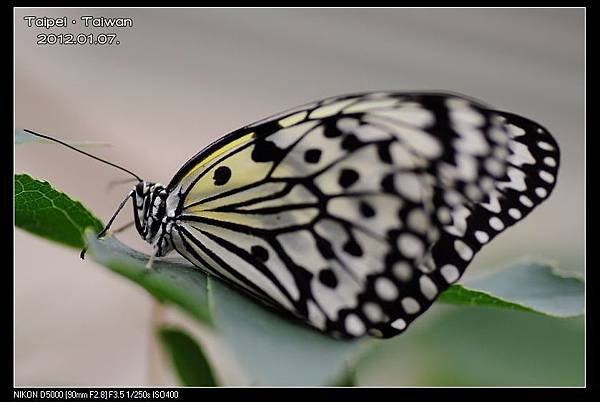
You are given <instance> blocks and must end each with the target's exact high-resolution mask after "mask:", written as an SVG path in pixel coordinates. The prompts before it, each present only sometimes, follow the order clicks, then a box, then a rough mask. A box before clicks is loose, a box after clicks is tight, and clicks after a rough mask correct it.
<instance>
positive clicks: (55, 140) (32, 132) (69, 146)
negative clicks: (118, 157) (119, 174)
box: [23, 129, 143, 182]
mask: <svg viewBox="0 0 600 402" xmlns="http://www.w3.org/2000/svg"><path fill="white" fill-rule="evenodd" d="M23 131H25V132H28V133H29V134H31V135H35V136H36V137H40V138H44V139H47V140H50V141H53V142H56V143H58V144H61V145H64V146H65V147H67V148H71V149H72V150H73V151H77V152H79V153H80V154H84V155H86V156H89V157H90V158H92V159H96V160H97V161H100V162H102V163H105V164H107V165H109V166H112V167H115V168H117V169H119V170H122V171H123V172H125V173H129V174H130V175H132V176H133V177H135V179H136V180H137V181H140V182H141V181H143V180H142V179H141V178H140V176H138V175H137V174H135V173H133V172H132V171H130V170H127V169H125V168H124V167H121V166H119V165H115V164H114V163H111V162H109V161H107V160H104V159H102V158H99V157H97V156H94V155H92V154H90V153H87V152H85V151H82V150H81V149H78V148H75V147H74V146H72V145H69V144H67V143H66V142H64V141H61V140H59V139H56V138H53V137H50V136H47V135H44V134H40V133H36V132H35V131H31V130H28V129H24V130H23Z"/></svg>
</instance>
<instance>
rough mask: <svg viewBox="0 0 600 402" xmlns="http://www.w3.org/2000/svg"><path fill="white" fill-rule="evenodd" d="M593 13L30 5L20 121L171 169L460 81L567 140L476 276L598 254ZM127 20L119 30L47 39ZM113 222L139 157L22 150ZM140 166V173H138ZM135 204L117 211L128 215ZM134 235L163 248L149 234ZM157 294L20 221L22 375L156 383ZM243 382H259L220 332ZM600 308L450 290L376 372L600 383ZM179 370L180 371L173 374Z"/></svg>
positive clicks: (364, 376)
mask: <svg viewBox="0 0 600 402" xmlns="http://www.w3.org/2000/svg"><path fill="white" fill-rule="evenodd" d="M584 13H585V11H584V10H583V9H352V10H345V9H276V10H267V9H237V10H220V9H81V10H80V9H40V8H38V9H26V8H19V9H15V47H14V48H15V79H16V83H15V105H16V106H15V110H16V115H15V125H16V127H19V128H23V127H24V128H30V129H33V130H38V131H41V132H44V133H46V134H50V135H54V136H57V137H59V138H62V139H69V140H82V141H95V142H103V143H109V144H111V146H110V147H100V146H96V147H94V148H88V149H87V150H88V151H90V152H93V153H96V154H98V155H100V156H102V157H104V158H106V159H108V160H110V161H112V162H115V163H120V164H122V165H124V166H126V167H127V168H129V169H131V170H133V171H134V172H136V173H138V174H139V175H141V176H142V177H144V178H146V179H149V180H152V181H157V182H161V183H164V184H166V183H168V182H169V180H170V178H171V177H172V175H173V174H174V173H175V172H176V171H177V170H178V168H179V167H180V166H181V165H182V164H183V163H184V162H185V161H186V160H187V159H188V158H189V157H191V156H192V155H194V154H195V153H196V152H197V151H199V150H200V149H201V148H203V147H204V146H205V145H207V144H208V143H209V142H211V141H213V140H215V139H217V138H219V137H221V136H222V135H223V134H225V133H227V132H229V131H232V130H234V129H236V128H239V127H241V126H243V125H245V124H248V123H251V122H253V121H256V120H259V119H261V118H263V117H266V116H269V115H271V114H273V113H276V112H279V111H281V110H284V109H286V108H289V107H292V106H296V105H299V104H302V103H305V102H309V101H311V100H316V99H319V98H323V97H327V96H331V95H337V94H344V93H349V92H355V91H363V90H389V89H395V90H449V91H457V92H461V93H464V94H467V95H470V96H473V97H476V98H479V99H481V100H483V101H485V102H487V103H489V104H491V105H494V106H495V107H497V108H498V109H501V110H507V111H511V112H515V113H518V114H522V115H523V116H526V117H528V118H530V119H533V120H535V121H537V122H539V123H541V124H542V125H544V126H545V127H546V128H548V130H549V131H550V132H551V133H553V135H554V136H555V138H556V139H557V141H558V143H559V144H560V146H561V151H562V160H561V164H562V166H561V170H560V174H559V180H558V185H557V187H556V190H555V192H554V193H553V195H552V196H551V197H550V198H549V200H548V201H547V202H546V203H544V204H543V205H542V206H540V207H539V208H537V209H536V210H535V211H534V212H533V213H532V214H531V215H530V216H529V217H528V218H527V219H525V220H524V221H523V222H522V223H521V224H519V225H516V226H515V227H514V228H511V229H510V230H509V231H507V232H506V233H504V234H503V235H501V236H499V238H497V239H496V240H494V241H493V242H492V243H491V244H490V245H489V246H487V247H485V248H484V249H483V251H482V252H481V253H480V254H478V255H477V257H476V258H475V259H474V261H473V263H472V264H471V267H470V269H469V270H468V271H467V274H466V275H467V276H471V275H479V274H481V273H484V271H485V270H486V269H491V268H494V267H497V266H499V265H502V264H504V263H506V262H507V261H510V260H514V259H516V258H519V257H522V256H534V257H535V256H538V257H544V258H546V259H550V260H553V261H557V262H558V264H559V266H560V268H561V269H564V270H568V271H575V272H579V273H583V264H584V212H583V207H584V88H585V86H584V85H585V84H584V65H585V62H584V35H585V33H584V19H585V15H584ZM28 15H36V16H48V17H61V16H67V17H68V18H69V20H71V19H74V18H76V19H77V20H79V17H80V16H82V15H93V16H98V17H99V16H105V17H129V18H132V19H133V21H134V25H133V27H132V28H84V27H83V26H81V25H80V24H77V25H76V26H70V27H69V28H66V29H65V28H57V29H51V30H46V29H44V28H34V27H32V28H28V27H27V26H26V22H25V21H24V20H23V17H24V16H28ZM50 32H52V33H57V34H58V33H74V34H77V33H80V32H83V33H96V34H97V33H101V32H104V33H106V32H116V33H117V34H118V40H119V41H120V45H118V46H116V45H113V46H89V45H86V46H60V45H54V46H49V45H45V46H42V45H37V44H36V35H37V34H39V33H50ZM15 155H16V156H15V169H16V172H28V173H30V174H32V175H33V176H35V177H38V178H43V179H47V180H49V181H50V182H51V183H53V184H54V185H55V186H56V187H57V188H58V189H60V190H63V191H65V192H66V193H67V194H69V195H71V196H72V197H74V198H76V199H79V200H81V201H82V202H83V203H84V205H87V206H88V207H90V208H91V210H92V211H93V212H94V213H95V214H96V216H98V217H100V218H101V219H103V220H105V221H106V220H107V219H108V218H109V217H110V215H111V214H112V213H113V212H114V210H115V208H116V206H117V205H118V203H119V202H120V201H121V199H122V197H123V195H124V193H125V192H126V191H127V190H128V186H127V185H121V186H116V187H115V188H112V189H110V190H109V189H108V183H109V182H111V181H113V180H115V179H121V178H124V177H125V176H123V175H122V174H121V173H119V172H118V171H116V170H112V169H110V168H109V167H106V166H103V165H102V164H99V163H97V162H95V161H93V160H91V159H89V158H85V157H83V156H81V155H78V154H76V153H73V152H70V151H68V150H65V149H64V148H62V147H58V146H53V145H48V144H30V145H27V146H22V147H17V148H16V150H15ZM125 178H126V177H125ZM128 214H129V210H126V211H125V213H123V214H122V216H121V217H120V218H119V221H118V223H117V225H119V223H120V224H124V223H127V222H128V220H129V215H128ZM120 238H121V239H122V240H123V241H125V242H126V243H127V244H129V245H131V246H132V247H135V248H137V249H139V250H144V251H149V246H148V245H146V244H145V243H144V242H142V241H141V240H140V239H139V238H138V235H137V233H135V230H132V231H130V232H129V233H125V234H123V235H121V236H120ZM150 310H151V298H150V296H149V295H147V293H146V292H145V291H144V290H142V289H141V288H138V287H136V286H134V285H133V284H131V283H130V282H128V281H126V280H124V279H123V278H121V277H118V276H116V275H115V274H113V273H111V272H109V271H108V270H106V269H105V268H103V267H101V266H98V265H96V264H95V263H93V262H92V261H89V260H86V261H81V260H80V259H79V257H78V256H77V254H76V253H75V252H73V251H72V250H69V249H66V248H63V247H61V246H56V245H54V244H50V243H48V242H46V241H44V240H40V239H38V238H36V237H34V236H32V235H30V234H28V233H25V232H23V231H20V230H16V233H15V334H14V336H15V366H14V367H15V379H14V380H15V385H17V386H24V385H81V386H84V385H146V384H148V381H149V380H148V375H147V374H148V370H147V365H148V348H149V345H148V342H149V328H150V327H149V325H150V324H149V318H150ZM206 342H208V344H209V346H208V349H209V350H208V352H209V354H211V355H213V357H215V358H216V360H219V361H220V362H221V363H219V364H222V365H223V370H225V371H227V370H232V371H231V373H233V374H231V375H230V376H228V377H229V378H228V379H227V380H226V381H225V382H226V383H230V384H243V383H244V380H243V378H242V377H243V376H241V377H239V378H238V377H236V374H235V369H231V368H229V367H228V366H227V363H224V362H225V361H227V359H226V358H225V357H223V358H220V357H221V354H222V355H223V356H225V355H226V352H222V351H220V350H218V347H215V348H211V347H210V344H211V341H210V339H208V340H207V341H206ZM583 342H584V331H583V320H582V319H575V320H556V319H550V318H544V317H539V316H533V315H528V314H525V313H516V312H504V311H496V310H491V309H475V308H458V307H447V306H434V307H433V308H432V309H431V310H430V312H429V313H428V314H426V315H425V316H423V317H421V318H420V319H419V321H418V322H417V323H415V325H413V327H412V330H411V331H408V332H407V334H405V335H403V336H401V337H397V338H395V339H393V340H391V341H387V342H385V343H384V344H383V346H382V347H380V348H379V349H378V351H377V352H376V353H374V354H373V355H372V356H370V357H369V358H368V359H367V360H366V361H365V363H364V364H363V365H362V366H361V368H360V370H359V373H358V377H359V382H360V383H361V384H363V385H582V384H583V381H584V379H583V373H584V372H583V364H584V346H583ZM167 383H169V382H168V381H167Z"/></svg>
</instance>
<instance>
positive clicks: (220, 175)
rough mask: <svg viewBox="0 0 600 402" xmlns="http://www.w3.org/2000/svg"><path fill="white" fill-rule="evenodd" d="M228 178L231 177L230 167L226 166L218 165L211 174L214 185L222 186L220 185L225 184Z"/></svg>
mask: <svg viewBox="0 0 600 402" xmlns="http://www.w3.org/2000/svg"><path fill="white" fill-rule="evenodd" d="M230 178H231V169H229V168H228V167H227V166H219V167H218V168H216V169H215V172H214V175H213V181H214V183H215V186H222V185H224V184H226V183H227V182H228V181H229V179H230Z"/></svg>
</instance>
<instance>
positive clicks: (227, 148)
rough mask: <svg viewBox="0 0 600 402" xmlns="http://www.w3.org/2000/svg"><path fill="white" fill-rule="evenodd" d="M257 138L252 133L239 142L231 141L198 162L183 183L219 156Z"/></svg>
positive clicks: (183, 179) (238, 140)
mask: <svg viewBox="0 0 600 402" xmlns="http://www.w3.org/2000/svg"><path fill="white" fill-rule="evenodd" d="M255 136H256V133H255V132H251V133H248V134H246V135H244V136H242V137H240V138H238V139H237V140H234V141H231V142H230V143H229V144H226V145H223V146H222V147H221V148H219V149H217V150H216V151H214V152H213V153H211V154H210V155H208V156H207V157H206V158H204V159H202V160H201V161H200V162H198V164H196V166H194V167H193V168H192V169H190V171H189V172H187V174H186V175H185V176H184V177H183V178H182V179H181V181H182V182H183V181H185V179H187V178H188V177H189V176H191V175H192V174H194V172H195V171H196V170H198V169H200V168H202V167H204V166H206V165H207V164H208V163H209V162H211V161H213V160H214V159H216V158H218V157H219V156H221V155H223V154H224V153H227V152H229V151H232V150H233V149H234V148H236V147H238V146H239V145H242V144H244V143H246V142H248V141H250V140H252V139H254V137H255Z"/></svg>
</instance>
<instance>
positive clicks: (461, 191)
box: [129, 92, 559, 338]
mask: <svg viewBox="0 0 600 402" xmlns="http://www.w3.org/2000/svg"><path fill="white" fill-rule="evenodd" d="M558 162H559V154H558V146H557V144H556V143H555V141H554V140H553V139H552V137H551V136H550V134H549V133H548V132H547V131H546V130H545V129H543V128H542V127H541V126H539V125H537V124H536V123H534V122H531V121H530V120H527V119H525V118H522V117H519V116H516V115H512V114H509V113H504V112H498V111H493V110H490V109H489V108H488V107H487V106H485V105H482V104H480V103H478V102H476V101H473V100H471V99H468V98H465V97H462V96H459V95H453V94H438V93H402V92H380V93H364V94H354V95H346V96H340V97H334V98H329V99H325V100H323V101H320V102H315V103H313V104H309V105H304V106H301V107H299V108H296V109H293V110H290V111H287V112H284V113H282V114H280V115H277V116H273V117H271V118H268V119H265V120H262V121H259V122H257V123H255V124H252V125H249V126H246V127H244V128H242V129H240V130H237V131H235V132H233V133H231V134H229V135H227V136H225V137H223V138H222V139H220V140H218V141H216V142H215V143H213V144H212V145H209V146H208V147H207V148H205V149H204V150H202V151H201V152H199V153H198V154H197V155H196V156H194V157H193V158H191V159H190V160H189V161H188V162H187V163H186V164H185V165H184V166H183V167H182V168H181V169H180V170H179V172H177V173H176V175H175V176H174V177H173V179H172V180H171V182H170V183H169V184H168V185H167V186H166V187H165V186H162V185H160V184H155V183H149V182H145V181H143V182H140V183H139V184H138V185H137V186H136V187H135V189H133V190H132V191H131V192H130V194H129V196H131V198H132V199H133V201H134V218H135V224H136V228H137V230H138V232H139V233H140V235H141V236H142V238H144V239H145V240H146V241H148V242H149V243H150V244H152V245H153V247H154V249H155V256H157V257H160V256H164V255H166V254H168V253H169V252H171V251H173V250H175V251H176V252H178V253H179V254H181V255H182V256H183V257H185V258H186V259H188V260H189V261H191V262H192V263H193V264H195V265H196V266H198V267H199V268H200V269H202V270H204V271H206V272H207V273H209V274H211V275H214V276H217V277H219V278H220V279H222V280H224V281H225V282H227V283H229V284H231V285H233V286H235V287H236V288H238V289H241V290H242V291H244V292H246V293H247V294H249V295H250V296H252V297H254V298H256V299H258V300H259V301H261V302H263V303H266V304H268V305H270V306H274V307H276V308H278V309H279V310H281V311H285V312H288V313H290V314H292V315H293V316H295V317H298V318H300V319H302V320H304V321H306V322H307V323H309V324H310V325H312V326H313V327H316V328H317V329H319V330H322V331H325V332H328V333H330V334H333V335H334V336H339V337H348V338H355V337H360V336H363V335H365V334H367V333H368V334H370V335H373V336H377V337H390V336H393V335H396V334H398V333H400V332H402V331H403V330H405V329H406V328H407V326H408V325H409V324H410V322H412V321H413V320H414V319H415V318H416V317H418V316H420V315H421V314H422V313H423V312H424V311H426V310H427V308H429V306H430V305H431V304H432V303H433V301H434V300H435V299H436V298H437V297H438V296H439V294H440V293H441V292H443V291H444V290H445V289H446V288H447V287H448V286H450V284H452V283H454V282H456V280H458V279H459V278H460V276H461V275H462V273H463V272H464V270H465V268H466V266H467V265H468V264H469V262H470V261H471V260H472V258H473V257H474V255H475V254H476V253H477V252H478V251H479V249H480V248H481V247H482V246H483V245H484V244H486V243H488V242H489V241H491V239H492V238H493V237H495V236H496V235H497V234H498V233H500V232H502V231H503V230H504V229H505V228H506V227H508V226H510V225H512V224H514V223H515V222H517V221H518V220H520V219H522V218H523V217H525V216H526V215H527V214H528V213H529V212H530V211H531V210H532V209H533V208H534V207H535V206H536V205H537V204H539V203H540V202H542V201H543V200H544V199H545V198H546V197H547V196H548V195H549V193H550V192H551V191H552V189H553V186H554V182H555V179H556V174H557V169H558Z"/></svg>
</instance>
